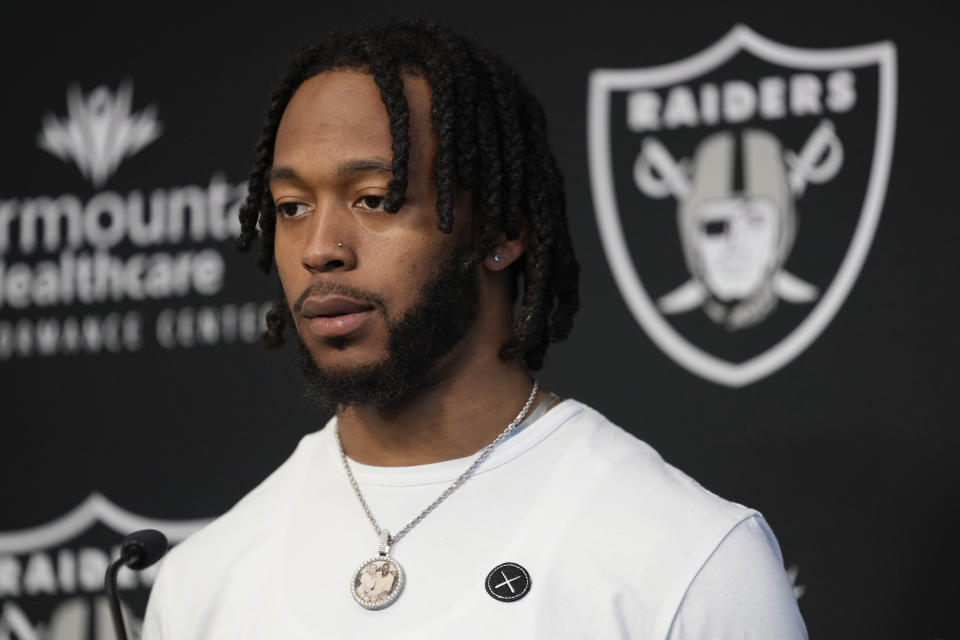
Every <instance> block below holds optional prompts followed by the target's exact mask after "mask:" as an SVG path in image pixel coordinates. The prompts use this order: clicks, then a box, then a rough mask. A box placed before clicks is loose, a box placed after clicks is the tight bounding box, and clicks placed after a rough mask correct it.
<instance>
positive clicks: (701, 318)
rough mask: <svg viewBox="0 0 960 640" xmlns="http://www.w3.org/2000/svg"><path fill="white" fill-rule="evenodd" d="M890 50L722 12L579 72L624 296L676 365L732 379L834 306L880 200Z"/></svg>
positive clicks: (796, 341)
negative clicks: (656, 58) (696, 30)
mask: <svg viewBox="0 0 960 640" xmlns="http://www.w3.org/2000/svg"><path fill="white" fill-rule="evenodd" d="M895 63H896V50H895V48H894V46H893V44H892V43H890V42H882V43H877V44H871V45H863V46H855V47H849V48H845V49H798V48H794V47H788V46H785V45H781V44H778V43H776V42H772V41H770V40H768V39H766V38H764V37H762V36H760V35H758V34H757V33H755V32H753V31H751V30H750V29H749V28H747V27H745V26H742V25H741V26H737V27H735V28H734V29H733V30H731V31H730V32H729V33H728V34H727V35H726V36H724V37H723V38H722V39H721V40H720V41H719V42H717V43H716V44H714V45H713V46H711V47H709V48H708V49H706V50H704V51H702V52H701V53H699V54H696V55H694V56H692V57H690V58H687V59H685V60H681V61H679V62H675V63H671V64H667V65H663V66H658V67H650V68H642V69H618V70H611V69H598V70H595V71H593V72H592V73H591V76H590V89H589V91H590V95H589V107H588V116H587V117H588V126H589V153H590V177H591V184H592V188H593V197H594V207H595V210H596V213H597V223H598V225H599V229H600V236H601V239H602V241H603V247H604V251H605V252H606V255H607V260H608V261H609V263H610V268H611V270H612V271H613V275H614V278H615V279H616V282H617V285H618V287H619V289H620V292H621V294H622V295H623V297H624V299H625V301H626V302H627V305H628V306H629V308H630V310H631V311H632V312H633V314H634V316H635V317H636V319H637V321H638V322H639V323H640V325H641V326H642V327H643V328H644V330H645V331H646V332H647V333H648V334H649V335H650V337H651V338H652V339H653V341H654V342H655V343H656V344H657V345H658V346H659V347H660V348H661V349H663V351H664V352H666V353H667V354H668V355H669V356H671V357H672V358H673V359H674V360H676V361H677V362H678V363H679V364H681V365H682V366H684V367H686V368H687V369H689V370H690V371H692V372H694V373H696V374H698V375H700V376H702V377H704V378H706V379H708V380H712V381H713V382H716V383H719V384H723V385H728V386H731V387H739V386H742V385H746V384H749V383H751V382H754V381H756V380H758V379H760V378H763V377H765V376H767V375H770V374H771V373H773V372H775V371H777V370H778V369H780V368H781V367H783V366H784V365H786V364H787V363H789V362H790V361H791V360H792V359H793V358H795V357H796V356H797V355H798V354H800V353H801V352H802V351H803V350H804V349H806V348H807V347H808V346H809V345H810V344H811V343H812V342H813V341H814V340H815V339H816V338H817V336H818V335H820V333H821V332H822V331H823V330H824V328H825V327H826V326H827V324H829V322H830V321H831V319H832V318H833V317H834V315H835V314H836V313H837V311H838V310H839V309H840V306H841V305H842V304H843V302H844V300H845V299H846V297H847V295H848V293H849V292H850V289H851V287H852V286H853V284H854V282H855V281H856V279H857V276H858V275H859V273H860V269H861V267H862V266H863V262H864V259H865V258H866V255H867V252H868V251H869V248H870V245H871V242H872V240H873V235H874V231H875V229H876V226H877V223H878V221H879V218H880V212H881V209H882V204H883V199H884V194H885V191H886V184H887V178H888V175H889V170H890V161H891V155H892V148H893V135H894V123H895V110H896V68H895Z"/></svg>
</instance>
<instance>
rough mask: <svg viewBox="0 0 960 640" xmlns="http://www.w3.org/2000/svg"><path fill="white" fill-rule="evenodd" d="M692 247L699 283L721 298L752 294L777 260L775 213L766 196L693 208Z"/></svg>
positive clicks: (776, 219)
mask: <svg viewBox="0 0 960 640" xmlns="http://www.w3.org/2000/svg"><path fill="white" fill-rule="evenodd" d="M694 215H695V216H696V228H695V231H694V238H693V249H694V251H695V252H696V256H697V263H698V264H699V266H700V270H701V272H702V273H701V274H700V276H701V277H702V278H703V281H704V282H705V283H706V285H707V287H708V288H709V289H710V291H711V292H712V293H713V295H714V296H715V297H716V298H718V299H720V300H723V301H725V302H729V301H732V300H743V299H746V298H749V297H751V296H752V295H754V294H755V293H756V292H757V291H758V290H759V289H760V287H761V285H763V284H764V283H765V282H766V281H767V280H768V279H769V278H770V276H771V274H772V272H773V269H774V267H775V266H776V263H777V259H778V254H777V252H778V239H779V237H780V216H779V212H778V209H777V207H776V205H775V204H774V203H773V202H771V201H770V200H769V199H767V198H760V197H745V198H723V199H718V200H711V201H708V202H705V203H703V204H702V205H700V206H699V207H697V209H696V211H695V212H694Z"/></svg>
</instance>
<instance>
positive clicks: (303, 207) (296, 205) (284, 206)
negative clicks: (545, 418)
mask: <svg viewBox="0 0 960 640" xmlns="http://www.w3.org/2000/svg"><path fill="white" fill-rule="evenodd" d="M276 209H277V215H281V216H283V217H284V218H298V217H300V216H302V215H303V214H305V213H307V211H308V210H309V209H310V205H307V204H304V203H302V202H280V203H278V204H277V205H276Z"/></svg>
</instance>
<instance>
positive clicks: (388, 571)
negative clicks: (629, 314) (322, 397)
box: [337, 380, 540, 609]
mask: <svg viewBox="0 0 960 640" xmlns="http://www.w3.org/2000/svg"><path fill="white" fill-rule="evenodd" d="M539 388H540V385H539V384H538V383H537V381H536V380H534V381H533V389H532V390H531V391H530V397H529V398H527V402H526V403H525V404H524V405H523V408H522V409H521V410H520V413H518V414H517V417H516V418H514V419H513V422H511V423H510V424H509V425H507V428H506V429H504V430H503V432H501V433H500V435H498V436H497V437H496V438H494V440H493V442H491V443H490V444H488V445H487V446H485V447H484V448H483V449H482V450H481V451H480V455H478V456H477V457H476V459H475V460H474V461H473V463H472V464H471V465H470V466H469V467H467V470H466V471H464V472H463V473H461V474H460V476H459V477H457V479H456V480H454V481H453V484H451V485H450V486H449V487H447V488H446V489H445V490H444V491H443V493H441V494H440V496H439V497H438V498H437V499H436V500H434V501H433V502H432V503H430V505H429V506H428V507H427V508H426V509H424V510H423V511H421V512H420V513H419V514H418V515H417V517H416V518H414V519H413V520H411V521H410V522H409V523H408V524H407V526H405V527H404V528H403V529H401V530H400V531H399V532H398V533H397V535H395V536H394V535H390V532H389V531H388V530H386V529H384V528H382V527H381V526H380V524H379V523H378V522H377V519H376V518H375V517H374V515H373V512H372V511H371V510H370V505H368V504H367V501H366V499H364V497H363V492H361V491H360V486H359V485H358V484H357V479H356V478H354V477H353V471H351V470H350V463H349V462H348V461H347V454H346V453H344V451H343V441H342V440H341V439H340V428H339V425H338V426H337V446H338V447H339V448H340V460H342V461H343V468H344V469H345V470H346V472H347V478H348V479H349V480H350V486H351V487H353V492H354V493H355V494H356V495H357V499H359V500H360V505H361V506H362V507H363V511H364V513H366V514H367V519H368V520H370V524H372V525H373V528H374V530H375V531H376V532H377V536H378V537H379V538H380V547H379V549H378V552H377V556H376V557H374V558H371V559H369V560H367V561H366V562H364V563H363V564H361V565H360V568H359V569H357V571H356V573H354V574H353V580H352V581H351V582H350V593H351V594H352V595H353V599H354V600H356V601H357V603H358V604H359V605H360V606H362V607H366V608H367V609H383V608H384V607H388V606H390V605H391V604H393V602H394V601H395V600H396V599H397V598H399V597H400V594H401V593H402V592H403V586H404V584H405V583H406V580H407V579H406V573H405V572H404V570H403V567H402V566H400V563H399V562H397V561H396V560H395V559H394V558H393V556H391V555H390V547H391V546H392V545H394V544H396V542H397V541H398V540H399V539H400V538H402V537H403V536H405V535H407V533H408V532H409V531H410V530H411V529H413V528H414V527H415V526H417V525H418V524H420V522H421V521H422V520H423V519H424V518H426V517H427V515H429V514H430V512H431V511H433V510H434V509H436V508H437V507H438V506H439V505H440V503H441V502H443V501H444V500H446V499H447V498H448V497H450V494H452V493H453V492H454V491H456V490H457V489H459V488H460V485H462V484H463V483H464V482H466V481H467V478H469V477H470V476H471V475H473V472H474V471H476V469H477V467H479V466H480V465H481V464H482V463H483V461H484V460H486V459H487V456H489V455H490V452H491V451H493V449H494V447H496V446H497V445H498V444H500V443H501V442H502V441H503V439H504V438H506V437H507V436H508V435H510V433H511V432H512V431H513V430H514V429H516V428H517V427H518V426H519V425H520V424H521V423H522V422H523V419H524V418H526V417H527V414H528V413H530V408H531V407H532V406H533V401H534V399H535V398H536V397H537V391H538V390H539Z"/></svg>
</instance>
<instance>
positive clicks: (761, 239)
mask: <svg viewBox="0 0 960 640" xmlns="http://www.w3.org/2000/svg"><path fill="white" fill-rule="evenodd" d="M738 146H739V147H740V148H739V149H737V147H738ZM737 151H740V153H739V154H737V153H736V152H737ZM738 155H739V156H741V157H740V158H737V157H736V156H738ZM842 163H843V147H842V145H841V143H840V139H839V138H838V137H837V135H836V133H835V132H834V129H833V125H832V123H831V122H830V121H829V120H824V121H823V122H822V123H821V124H820V126H819V127H817V128H816V130H815V131H814V132H813V133H812V134H811V135H810V138H809V140H808V141H807V143H806V144H805V145H804V147H803V150H802V151H801V152H800V153H799V154H796V153H793V152H792V151H789V150H787V151H784V150H783V149H782V148H781V145H780V142H779V140H777V138H776V137H774V136H773V135H772V134H771V133H769V132H767V131H762V130H758V129H747V130H745V131H744V132H742V133H738V132H735V131H722V132H720V133H716V134H713V135H711V136H709V137H708V138H706V139H705V140H703V141H702V142H701V143H700V144H699V145H698V147H697V149H696V151H695V153H694V161H693V162H691V161H690V160H689V159H684V160H682V161H680V162H677V161H675V160H674V158H673V156H672V155H671V153H670V151H669V150H668V149H667V148H666V147H665V146H664V145H663V144H661V143H660V142H659V141H658V140H657V139H656V138H655V137H652V136H650V137H647V138H646V139H645V140H644V143H643V148H642V150H641V151H640V154H639V155H638V156H637V162H636V164H635V166H634V180H635V181H636V185H637V188H639V189H640V191H642V192H643V193H644V194H646V195H647V196H649V197H651V198H664V197H667V196H673V197H674V198H676V200H677V222H678V227H679V230H680V240H681V245H682V247H683V252H684V257H685V259H686V262H687V268H688V269H689V271H690V275H691V278H690V280H688V281H687V282H686V283H684V284H683V285H681V286H680V287H678V288H676V289H675V290H674V291H672V292H670V293H669V294H667V295H664V296H662V297H660V298H659V299H658V300H657V306H658V307H659V309H660V311H662V312H663V313H664V314H668V315H669V314H676V313H685V312H687V311H691V310H693V309H696V308H702V309H703V310H704V311H705V312H706V314H707V316H709V317H710V318H711V319H712V320H713V321H714V322H717V323H718V324H723V325H724V326H726V327H727V328H728V329H730V330H737V329H741V328H744V327H748V326H751V325H754V324H757V323H758V322H761V321H762V320H763V319H764V318H765V317H766V316H767V315H768V314H769V313H770V312H771V311H772V310H773V308H774V307H775V306H776V303H777V301H778V300H780V299H782V300H786V301H788V302H793V303H807V302H811V301H813V300H815V299H816V298H817V294H818V292H817V288H816V287H815V286H813V285H812V284H810V283H807V282H804V281H803V280H801V279H799V278H797V277H796V276H794V275H793V274H791V273H789V272H787V271H786V270H785V269H784V268H783V263H784V262H786V259H787V257H788V256H789V255H790V250H791V249H792V248H793V240H794V237H795V235H796V224H797V219H796V215H795V211H794V198H796V197H799V196H800V195H802V194H803V191H804V189H805V188H806V186H807V184H808V183H810V182H815V183H822V182H826V181H828V180H830V179H831V178H833V176H834V175H836V173H837V171H839V169H840V166H841V164H842ZM738 172H740V173H741V174H742V177H741V180H740V181H737V180H734V179H733V177H734V176H735V175H736V174H737V173H738ZM718 176H719V177H720V179H719V180H718V179H717V177H718ZM735 182H742V184H741V185H734V184H731V183H735ZM737 187H739V188H737Z"/></svg>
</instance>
